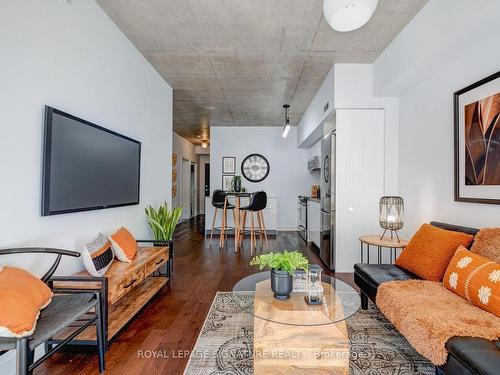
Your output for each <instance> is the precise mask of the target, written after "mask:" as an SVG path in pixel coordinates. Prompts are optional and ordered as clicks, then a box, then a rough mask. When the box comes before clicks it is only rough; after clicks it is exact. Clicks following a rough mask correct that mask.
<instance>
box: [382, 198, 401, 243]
mask: <svg viewBox="0 0 500 375" xmlns="http://www.w3.org/2000/svg"><path fill="white" fill-rule="evenodd" d="M379 207H380V214H379V223H380V226H381V227H382V228H383V229H384V233H382V236H381V237H380V239H381V240H382V239H383V238H384V236H385V234H386V233H387V231H388V230H389V231H390V232H391V239H393V237H394V235H396V238H397V239H398V242H399V236H398V232H397V231H398V230H401V228H403V214H404V204H403V198H401V197H396V196H384V197H382V198H380V203H379Z"/></svg>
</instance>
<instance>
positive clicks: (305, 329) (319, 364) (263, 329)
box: [254, 317, 349, 375]
mask: <svg viewBox="0 0 500 375" xmlns="http://www.w3.org/2000/svg"><path fill="white" fill-rule="evenodd" d="M254 374H256V375H263V374H266V375H267V374H273V375H278V374H286V375H293V374H297V375H298V374H318V375H319V374H330V375H332V374H343V375H344V374H345V375H347V374H349V337H348V334H347V328H346V324H345V322H344V321H342V322H339V323H337V324H328V325H324V326H293V325H286V324H279V323H273V322H270V321H267V320H264V319H260V318H258V317H254Z"/></svg>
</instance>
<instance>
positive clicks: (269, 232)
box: [205, 229, 278, 237]
mask: <svg viewBox="0 0 500 375" xmlns="http://www.w3.org/2000/svg"><path fill="white" fill-rule="evenodd" d="M210 232H211V229H205V236H210ZM257 233H258V231H257ZM219 234H220V229H214V236H218V235H219ZM226 234H227V236H228V237H234V229H226ZM248 234H250V229H247V230H246V231H245V235H248ZM266 234H267V235H268V236H276V235H277V234H278V231H277V230H266Z"/></svg>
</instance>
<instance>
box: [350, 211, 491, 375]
mask: <svg viewBox="0 0 500 375" xmlns="http://www.w3.org/2000/svg"><path fill="white" fill-rule="evenodd" d="M430 224H431V225H433V226H435V227H439V228H443V229H448V230H454V231H459V232H465V233H469V234H472V235H475V234H476V233H477V232H478V229H474V228H468V227H460V226H456V225H451V224H445V223H439V222H434V221H433V222H431V223H430ZM410 279H419V277H418V276H416V275H414V274H412V273H410V272H407V271H405V270H404V269H402V268H399V267H398V266H396V265H393V264H365V263H358V264H355V265H354V282H355V283H356V285H357V286H359V288H360V289H361V307H362V308H363V309H365V310H366V309H367V308H368V299H370V300H372V301H373V302H375V297H376V295H377V288H378V286H379V285H380V284H381V283H383V282H386V281H391V280H410ZM446 349H447V350H448V353H449V355H448V362H447V363H446V364H445V365H443V366H439V367H436V374H451V375H470V374H481V375H498V374H500V340H498V341H488V340H484V339H479V338H472V337H453V338H451V339H450V340H448V342H447V343H446Z"/></svg>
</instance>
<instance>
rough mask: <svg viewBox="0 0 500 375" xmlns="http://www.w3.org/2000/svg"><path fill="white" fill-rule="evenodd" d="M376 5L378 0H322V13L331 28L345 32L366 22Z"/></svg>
mask: <svg viewBox="0 0 500 375" xmlns="http://www.w3.org/2000/svg"><path fill="white" fill-rule="evenodd" d="M377 5H378V0H324V2H323V14H324V15H325V19H326V22H328V24H329V25H330V26H331V27H332V29H334V30H336V31H340V32H347V31H352V30H356V29H359V28H360V27H361V26H363V25H364V24H365V23H367V22H368V21H369V20H370V18H371V17H372V15H373V13H374V12H375V9H377Z"/></svg>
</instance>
